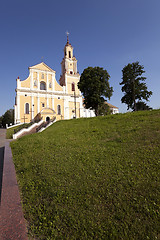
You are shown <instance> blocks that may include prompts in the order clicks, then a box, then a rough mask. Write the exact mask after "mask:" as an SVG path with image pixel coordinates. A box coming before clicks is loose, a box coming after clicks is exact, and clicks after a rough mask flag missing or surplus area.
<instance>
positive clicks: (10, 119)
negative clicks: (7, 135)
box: [2, 109, 14, 127]
mask: <svg viewBox="0 0 160 240" xmlns="http://www.w3.org/2000/svg"><path fill="white" fill-rule="evenodd" d="M13 123H14V110H13V109H9V110H7V111H6V112H5V114H4V115H3V116H2V125H3V127H6V124H8V125H10V124H13Z"/></svg>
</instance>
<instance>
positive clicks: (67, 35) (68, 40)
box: [66, 31, 69, 43]
mask: <svg viewBox="0 0 160 240" xmlns="http://www.w3.org/2000/svg"><path fill="white" fill-rule="evenodd" d="M66 34H67V43H69V37H68V36H69V32H68V31H67V32H66Z"/></svg>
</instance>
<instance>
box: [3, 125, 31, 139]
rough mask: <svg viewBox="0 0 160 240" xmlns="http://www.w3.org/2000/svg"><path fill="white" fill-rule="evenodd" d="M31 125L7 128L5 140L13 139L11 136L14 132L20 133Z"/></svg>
mask: <svg viewBox="0 0 160 240" xmlns="http://www.w3.org/2000/svg"><path fill="white" fill-rule="evenodd" d="M32 124H33V123H24V124H22V125H18V126H16V125H15V127H11V128H8V129H7V131H6V138H7V139H12V138H13V134H15V133H16V132H18V131H20V130H21V129H23V128H28V127H30V126H31V125H32Z"/></svg>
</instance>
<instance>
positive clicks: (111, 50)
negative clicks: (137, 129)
mask: <svg viewBox="0 0 160 240" xmlns="http://www.w3.org/2000/svg"><path fill="white" fill-rule="evenodd" d="M67 30H68V31H69V33H70V35H69V40H70V43H71V44H72V46H73V47H74V54H75V57H76V58H77V60H78V70H79V72H80V73H82V72H83V70H84V69H85V68H87V67H88V66H93V67H95V66H99V67H103V68H104V69H106V70H107V71H108V73H109V74H110V76H111V78H110V80H109V81H110V85H111V86H112V87H113V89H114V93H113V96H112V97H111V99H110V101H109V102H110V103H111V104H113V105H115V106H117V107H119V111H120V112H126V110H127V106H126V105H125V104H122V103H121V98H122V96H123V93H122V92H121V86H120V85H119V83H120V82H121V78H122V69H123V67H124V66H125V65H127V64H128V63H132V62H135V61H139V62H140V64H141V65H143V66H144V70H145V71H146V73H145V76H146V77H147V80H146V84H147V87H148V90H151V91H153V95H152V97H151V98H150V102H148V105H149V106H151V107H153V108H160V80H159V79H160V1H159V0H152V1H151V0H134V1H133V0H67V1H66V0H58V1H54V0H45V1H44V0H43V1H42V0H27V1H25V0H14V1H13V0H5V1H1V4H0V82H1V87H0V116H1V115H2V114H4V112H5V111H6V110H8V109H10V108H13V106H14V98H15V88H16V78H17V77H18V76H19V77H20V79H21V80H24V79H26V78H27V77H28V73H29V72H28V67H30V66H33V65H35V64H38V63H40V62H42V57H43V61H44V62H45V63H46V64H47V65H48V66H50V67H51V68H52V69H54V70H55V71H56V79H57V81H58V80H59V77H60V74H61V65H60V63H61V60H62V58H63V48H64V45H65V44H66V34H65V32H66V31H67Z"/></svg>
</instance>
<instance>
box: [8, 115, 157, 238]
mask: <svg viewBox="0 0 160 240" xmlns="http://www.w3.org/2000/svg"><path fill="white" fill-rule="evenodd" d="M11 147H12V152H13V157H14V163H15V166H16V172H17V177H18V182H19V185H20V188H21V193H22V199H23V208H24V212H25V218H26V219H27V221H28V223H29V231H30V235H31V236H36V239H69V240H70V239H86V240H88V239H118V240H119V239H130V240H131V239H136V240H137V239H143V240H144V239H160V219H159V216H160V215H159V214H160V181H159V180H160V110H153V111H143V112H135V113H127V114H119V115H110V116H106V117H97V118H90V119H74V120H66V121H59V122H56V123H55V124H54V125H52V126H51V127H49V128H48V129H47V130H46V131H44V132H42V133H38V134H33V135H30V136H26V137H23V138H21V139H19V140H17V141H14V142H12V143H11Z"/></svg>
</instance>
